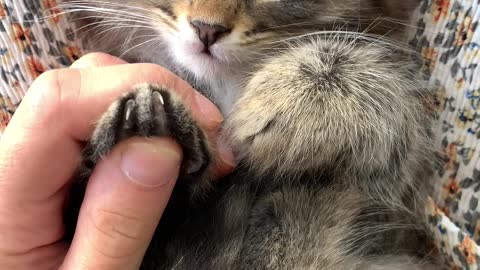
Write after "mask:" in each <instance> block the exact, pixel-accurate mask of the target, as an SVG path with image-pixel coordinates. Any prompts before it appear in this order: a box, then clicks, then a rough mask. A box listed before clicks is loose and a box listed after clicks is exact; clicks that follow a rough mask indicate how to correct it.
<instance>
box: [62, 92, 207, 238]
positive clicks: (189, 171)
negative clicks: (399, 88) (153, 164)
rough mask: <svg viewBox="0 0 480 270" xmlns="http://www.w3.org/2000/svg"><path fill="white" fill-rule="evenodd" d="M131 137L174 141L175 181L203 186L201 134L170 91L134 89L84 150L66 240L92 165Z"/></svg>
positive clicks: (203, 140)
mask: <svg viewBox="0 0 480 270" xmlns="http://www.w3.org/2000/svg"><path fill="white" fill-rule="evenodd" d="M134 136H140V137H164V136H170V137H173V138H175V139H176V141H177V143H179V144H180V146H181V147H182V150H183V156H184V161H183V164H182V167H181V169H180V177H179V181H180V182H182V183H186V184H188V185H189V186H190V187H191V188H193V189H201V188H202V184H204V185H207V182H208V181H205V180H206V179H205V178H206V177H207V175H208V168H209V164H210V163H211V159H212V155H211V154H210V150H209V149H210V148H209V144H208V141H207V137H206V135H205V133H204V132H203V130H202V129H201V128H199V127H198V125H197V124H196V123H195V121H194V119H193V118H192V116H191V114H190V112H189V111H188V110H187V109H186V108H185V106H184V105H183V103H182V102H181V100H180V99H179V98H178V97H176V96H175V94H174V93H172V91H167V90H166V89H163V88H162V87H159V86H152V85H145V86H141V87H138V88H136V89H134V91H132V92H131V93H128V94H126V95H124V96H123V97H121V98H120V99H119V100H117V101H116V102H114V103H113V104H112V105H111V106H110V108H109V109H108V111H107V112H106V113H105V114H104V115H103V116H102V117H101V119H100V120H99V122H98V124H97V126H96V128H95V130H94V133H93V136H92V138H91V140H90V142H89V143H88V145H87V146H86V147H85V149H84V152H83V161H82V163H81V166H80V168H79V173H78V177H77V179H75V181H74V182H73V186H72V192H71V196H70V200H69V207H68V210H67V212H66V227H67V233H66V239H67V240H68V239H71V238H72V237H73V233H74V229H75V225H76V219H77V216H78V210H79V208H80V205H81V202H82V201H83V196H84V193H85V188H86V183H87V180H88V178H89V177H90V175H91V174H92V172H93V169H94V167H95V165H96V164H97V162H99V161H100V160H101V158H102V157H104V156H106V155H107V154H108V153H109V152H110V150H111V149H112V148H113V147H114V146H115V144H117V143H118V142H120V141H122V140H125V139H128V138H130V137H134Z"/></svg>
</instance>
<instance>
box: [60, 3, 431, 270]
mask: <svg viewBox="0 0 480 270" xmlns="http://www.w3.org/2000/svg"><path fill="white" fill-rule="evenodd" d="M414 2H415V1H413V0H412V1H401V2H400V1H393V0H343V1H326V0H325V1H324V0H291V1H275V0H223V1H221V0H203V1H200V0H193V1H186V0H185V1H184V0H171V1H170V0H154V1H147V0H141V1H133V0H132V1H130V0H110V1H109V3H105V2H100V1H97V0H86V1H73V0H72V1H67V2H66V3H65V6H66V7H71V8H74V7H76V8H77V11H78V9H80V10H81V11H82V12H80V13H79V15H77V16H78V18H82V20H80V21H81V23H83V24H85V26H87V27H86V28H84V29H85V30H87V31H89V30H92V29H94V30H95V29H96V30H97V31H100V32H97V33H102V35H103V36H99V35H96V36H93V37H92V38H89V39H88V42H89V43H90V44H93V45H94V46H95V47H94V48H99V49H100V50H102V51H105V52H109V53H113V54H116V55H122V56H123V57H125V58H126V59H128V60H130V61H135V62H143V61H147V62H153V63H158V64H161V65H163V66H165V67H167V68H169V69H170V70H172V71H174V72H176V73H177V74H178V75H179V76H182V77H183V78H184V79H185V80H187V81H189V82H190V83H191V84H192V85H194V86H195V87H196V88H197V89H199V90H201V91H202V92H203V93H204V94H205V95H207V96H208V97H210V98H211V99H212V101H213V102H215V103H216V104H217V105H218V106H219V108H220V109H221V110H222V111H223V112H224V113H225V114H226V119H225V123H224V126H223V133H222V134H223V136H224V137H225V139H227V140H228V141H229V142H230V143H231V145H232V146H233V147H234V148H235V151H236V153H237V157H238V162H239V167H238V168H237V169H236V171H235V172H233V173H232V174H231V175H229V176H227V177H225V179H222V180H220V181H219V182H217V183H215V184H213V186H210V185H209V184H207V183H210V182H208V181H200V180H207V179H209V177H210V175H211V174H210V171H211V169H212V166H211V164H213V163H214V162H212V160H210V158H211V156H213V155H212V153H211V151H212V149H213V148H212V147H211V145H212V143H211V142H208V141H207V140H206V137H205V136H204V135H203V134H204V133H203V131H202V130H201V129H200V128H199V127H198V126H197V125H196V124H195V122H194V121H193V118H192V117H191V116H190V114H189V112H188V109H187V108H184V107H183V105H182V103H181V101H179V100H178V99H177V98H176V97H175V95H174V94H173V93H171V92H167V91H165V90H163V89H162V90H161V91H159V90H158V89H157V90H156V88H155V87H153V88H152V87H147V88H145V87H144V88H141V89H137V90H136V91H134V92H132V93H131V94H129V95H130V96H129V97H123V98H122V99H121V100H120V101H118V102H117V103H116V104H115V105H112V107H111V108H110V109H109V111H108V112H106V114H105V115H104V116H103V118H102V119H101V120H100V122H99V124H98V125H97V128H96V130H95V133H94V135H93V137H92V140H91V142H90V144H89V146H88V148H87V150H88V151H86V155H85V156H86V160H88V161H89V162H90V163H92V164H95V163H96V162H97V159H98V158H99V157H100V156H101V155H103V154H106V153H107V152H108V150H109V149H110V148H111V147H112V146H113V145H114V144H115V143H116V142H118V141H119V140H122V139H124V138H125V136H118V131H119V130H123V129H124V128H125V127H126V126H128V125H129V123H128V121H127V122H125V121H120V124H118V123H119V119H124V118H125V117H126V114H127V113H126V112H125V111H122V110H119V109H118V108H119V107H122V106H126V107H128V102H129V100H136V101H137V103H136V104H138V106H137V107H136V109H135V110H134V113H135V114H136V118H135V120H133V125H136V126H138V128H139V129H140V130H141V131H137V130H132V132H131V133H129V134H128V135H126V137H128V136H133V135H141V136H166V135H172V134H173V135H174V136H175V137H176V139H177V140H178V141H179V143H180V144H182V146H183V147H184V149H187V153H188V155H187V156H186V161H185V164H186V165H185V168H187V167H189V166H190V167H193V168H195V169H194V170H189V169H185V170H184V171H183V173H182V176H181V178H180V181H179V186H178V187H177V188H176V190H175V192H174V194H173V197H172V201H171V203H170V205H169V208H167V212H166V213H165V216H164V217H163V220H162V222H161V223H160V224H159V227H158V233H157V234H156V235H155V237H154V239H153V241H152V244H151V246H150V248H149V251H148V252H147V255H146V257H145V260H144V264H143V266H142V267H143V268H144V269H272V270H273V269H332V270H333V269H340V270H342V269H345V270H347V269H356V270H366V269H373V270H376V269H386V270H404V269H438V268H434V266H433V265H432V263H433V262H432V260H431V258H429V257H426V255H427V254H428V253H429V251H430V250H429V245H428V240H427V238H428V235H426V232H425V228H424V226H425V219H424V214H423V207H424V204H425V199H426V198H427V196H428V192H429V190H430V184H431V183H430V177H431V167H432V163H433V161H434V157H433V151H432V149H431V145H430V142H431V141H432V138H431V136H432V134H430V125H431V120H432V113H431V108H430V102H431V101H430V99H431V93H430V92H429V91H428V90H427V89H426V88H425V87H424V85H423V83H422V81H421V80H420V79H419V76H418V75H417V74H416V70H415V68H416V67H415V66H414V65H413V64H412V61H411V60H410V58H409V54H408V50H407V49H406V45H405V44H404V43H402V41H403V40H404V39H405V35H404V34H405V31H404V28H403V27H400V24H396V23H395V20H399V19H402V20H407V19H408V18H407V17H408V16H407V15H408V13H409V12H411V10H412V7H411V6H413V4H414ZM100 8H104V10H103V11H102V10H101V9H100ZM115 12H117V13H115ZM184 13H188V14H189V16H194V17H195V19H198V18H200V19H202V21H205V22H207V23H211V24H216V25H217V24H218V25H222V26H223V27H225V28H226V29H227V28H228V29H232V30H231V33H229V34H228V35H225V36H223V37H222V38H221V39H220V41H219V42H220V43H221V42H224V43H225V44H224V45H223V46H224V49H228V50H230V51H229V52H233V55H234V56H235V57H233V56H232V54H229V53H228V52H226V53H224V54H219V55H220V56H221V57H224V58H221V57H220V58H218V59H216V60H215V61H213V62H212V64H211V65H210V64H209V66H208V68H205V67H199V66H198V65H192V64H191V63H190V62H188V61H190V60H188V59H187V60H185V59H186V58H185V59H183V58H182V55H181V54H178V52H176V51H175V49H176V48H174V47H175V46H174V45H172V44H171V43H169V42H170V41H169V39H168V37H169V32H172V33H176V32H179V31H181V30H180V29H181V27H182V26H181V25H180V24H178V23H177V22H178V21H179V20H181V19H182V16H183V15H182V14H184ZM105 15H107V16H105ZM102 16H103V19H102ZM108 16H113V17H112V18H113V19H112V18H108ZM128 16H130V17H128ZM126 18H130V20H128V21H127V19H126ZM379 18H380V19H379ZM92 19H94V21H92ZM132 19H135V20H137V22H132ZM98 20H99V21H98ZM95 21H96V22H95ZM111 24H114V25H115V24H118V25H120V24H121V25H123V28H121V29H120V28H119V29H113V30H108V27H111ZM177 24H178V25H177ZM145 25H148V27H147V26H145ZM143 26H145V27H143ZM151 26H156V27H157V28H156V29H153V28H152V27H151ZM95 27H97V28H95ZM126 29H130V30H128V31H126ZM90 33H91V32H90ZM145 35H154V36H157V37H158V39H156V40H152V41H151V42H149V43H146V44H144V45H139V44H141V43H142V42H145V41H148V40H147V39H146V38H147V37H145ZM378 35H382V36H378ZM142 36H143V37H142ZM235 36H236V37H238V38H237V43H235V44H233V45H232V44H230V43H228V42H232V40H233V39H229V38H232V37H235ZM137 45H139V46H137ZM158 48H161V49H158ZM182 59H183V60H182ZM145 91H146V92H145ZM151 91H153V92H155V91H159V93H160V94H161V95H162V97H164V98H165V100H166V101H165V105H164V108H165V111H159V110H157V111H156V113H154V114H153V115H152V114H151V110H152V106H153V108H154V109H153V110H155V108H156V107H158V106H159V105H158V104H157V105H155V103H154V102H153V101H154V98H153V97H154V95H152V94H151V93H152V92H151ZM145 93H146V94H145ZM152 104H153V105H152ZM168 110H170V111H168ZM128 111H129V113H131V112H133V111H132V110H128ZM169 112H173V113H169ZM129 113H128V114H129ZM152 119H153V120H152ZM154 119H162V121H160V122H158V121H154ZM115 123H117V125H115ZM144 123H149V124H148V125H146V124H144ZM146 126H148V127H149V128H150V129H149V130H148V131H143V129H142V128H145V127H146ZM158 130H162V132H158ZM180 131H188V132H183V133H181V132H180ZM115 134H117V135H115ZM177 134H178V135H177ZM92 153H95V154H93V155H92ZM99 153H101V154H99ZM192 161H193V163H192ZM192 164H196V165H192ZM198 164H201V165H198ZM204 165H205V166H204ZM196 168H199V170H198V171H197V170H196ZM192 173H193V174H192ZM87 174H88V173H87ZM186 179H190V180H188V181H187V180H186ZM192 179H193V181H192ZM205 187H209V188H208V189H206V188H205ZM199 195H202V196H199Z"/></svg>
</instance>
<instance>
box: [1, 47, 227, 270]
mask: <svg viewBox="0 0 480 270" xmlns="http://www.w3.org/2000/svg"><path fill="white" fill-rule="evenodd" d="M139 83H157V84H161V85H164V86H167V88H168V89H172V91H175V92H176V93H177V94H178V95H179V96H180V97H181V98H182V99H183V101H184V104H185V105H186V106H187V107H188V108H190V110H191V112H192V115H193V117H194V118H195V119H196V120H197V122H198V124H199V125H200V126H201V127H202V128H203V129H204V130H205V131H206V132H207V133H208V136H209V137H210V138H211V139H215V138H217V137H218V131H219V127H220V124H221V122H222V120H223V118H222V115H221V114H220V112H219V111H218V109H217V108H216V107H215V106H214V105H213V104H212V103H210V101H208V100H207V99H206V98H205V97H203V96H201V95H200V94H198V93H197V92H195V91H194V90H193V89H192V88H191V87H190V86H189V85H188V84H187V83H185V82H184V81H182V80H181V79H179V78H177V77H175V76H174V75H173V74H171V73H170V72H168V71H166V70H165V69H163V68H161V67H159V66H157V65H152V64H127V63H125V62H124V61H122V60H120V59H118V58H115V57H113V56H110V55H106V54H98V53H95V54H89V55H86V56H84V57H83V58H81V59H80V60H78V61H77V62H76V63H74V64H73V65H72V67H71V68H69V69H62V70H54V71H49V72H46V73H44V74H42V75H41V76H40V77H39V78H37V80H36V81H35V82H34V83H33V85H32V86H31V87H30V89H29V91H28V92H27V94H26V96H25V97H24V99H23V101H22V104H21V105H20V106H19V108H18V109H17V111H16V113H15V115H14V117H13V118H12V120H11V122H10V124H9V125H8V127H7V128H6V130H5V132H4V135H3V137H2V139H1V140H0V269H38V270H43V269H58V268H60V269H75V270H81V269H105V270H109V269H138V267H139V265H140V263H141V260H142V258H143V255H144V253H145V250H146V248H147V247H148V244H149V241H150V239H151V237H152V235H153V232H154V230H155V228H156V225H157V223H158V221H159V220H160V217H161V215H162V213H163V210H164V208H165V205H166V203H167V202H168V199H169V196H170V193H171V191H172V189H173V186H174V184H175V181H176V178H177V176H178V170H179V167H180V163H181V158H182V150H181V148H180V147H179V146H178V144H177V143H176V142H175V140H174V139H173V138H155V139H145V138H131V139H128V140H126V141H123V142H121V143H119V144H118V145H116V146H115V147H114V149H113V150H112V152H111V153H110V155H108V156H107V157H105V158H104V159H103V160H102V161H101V162H100V163H99V164H98V166H97V167H96V169H95V171H94V173H93V175H92V177H91V178H90V181H89V184H88V187H87V192H86V195H85V199H84V201H83V204H82V207H81V210H80V214H79V221H78V225H77V230H76V234H75V236H74V239H73V241H72V243H71V245H69V244H66V243H64V242H62V236H63V233H64V225H63V217H62V214H63V213H62V212H63V209H64V205H65V202H66V196H67V194H68V188H69V183H70V181H71V178H72V175H73V174H74V171H75V169H76V168H77V166H78V163H79V160H80V159H81V150H82V146H83V145H84V142H85V141H86V140H88V138H89V135H90V134H91V132H92V130H93V127H94V125H92V123H94V121H95V120H96V119H98V118H99V117H100V116H101V114H102V113H103V112H104V111H105V110H106V108H107V107H108V105H109V104H110V103H111V102H112V101H113V100H115V99H116V98H118V97H119V96H120V95H121V94H123V93H125V92H127V91H129V90H131V89H132V88H133V87H134V86H135V85H136V84H139ZM219 145H220V146H219V147H218V149H217V151H216V152H218V153H219V154H218V157H217V158H216V159H217V160H219V162H217V163H218V164H216V166H217V174H218V175H219V176H221V175H224V174H226V173H228V172H229V171H231V170H232V169H233V167H234V165H233V164H234V161H233V154H232V152H231V150H230V149H229V148H228V147H226V146H225V144H222V143H219ZM152 164H155V166H152Z"/></svg>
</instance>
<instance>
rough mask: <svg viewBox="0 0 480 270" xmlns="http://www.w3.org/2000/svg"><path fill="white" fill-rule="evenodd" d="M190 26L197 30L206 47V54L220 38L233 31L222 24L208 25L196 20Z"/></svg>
mask: <svg viewBox="0 0 480 270" xmlns="http://www.w3.org/2000/svg"><path fill="white" fill-rule="evenodd" d="M190 25H191V26H192V27H193V29H195V32H196V33H197V35H198V37H199V39H200V40H201V41H202V43H203V45H204V46H205V48H204V52H208V48H210V46H212V45H213V44H215V42H217V41H218V39H219V38H220V37H222V36H223V35H225V34H227V33H229V32H230V31H231V29H229V28H227V27H225V26H223V25H220V24H207V23H204V22H202V21H198V20H194V21H191V22H190Z"/></svg>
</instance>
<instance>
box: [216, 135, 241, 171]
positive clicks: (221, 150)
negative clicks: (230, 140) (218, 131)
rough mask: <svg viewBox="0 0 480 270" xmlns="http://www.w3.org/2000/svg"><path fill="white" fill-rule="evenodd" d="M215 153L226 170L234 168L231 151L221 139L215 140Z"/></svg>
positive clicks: (233, 158) (233, 157)
mask: <svg viewBox="0 0 480 270" xmlns="http://www.w3.org/2000/svg"><path fill="white" fill-rule="evenodd" d="M217 152H218V155H219V159H220V162H221V163H222V164H223V165H224V166H225V167H228V169H233V168H235V167H236V164H235V156H234V154H233V150H232V148H231V147H230V146H229V145H228V144H227V143H225V141H224V140H223V139H222V138H221V137H220V138H219V139H218V140H217Z"/></svg>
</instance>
